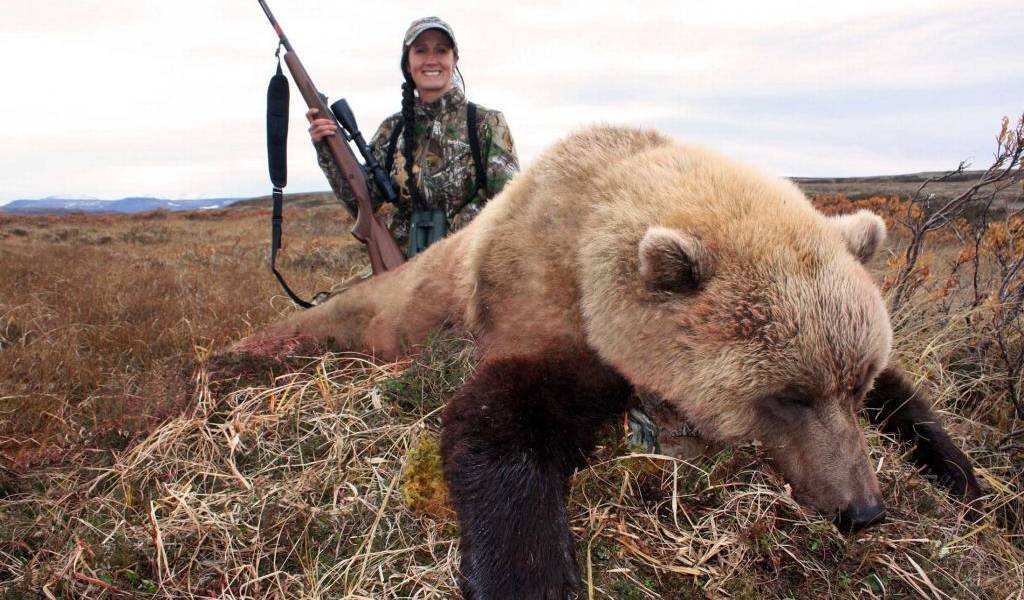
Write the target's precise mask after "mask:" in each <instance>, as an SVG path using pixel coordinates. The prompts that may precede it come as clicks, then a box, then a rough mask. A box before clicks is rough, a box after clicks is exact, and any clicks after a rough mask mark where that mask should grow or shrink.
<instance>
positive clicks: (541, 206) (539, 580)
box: [236, 127, 980, 600]
mask: <svg viewBox="0 0 1024 600" xmlns="http://www.w3.org/2000/svg"><path fill="white" fill-rule="evenodd" d="M884 236H885V229H884V224H883V223H882V221H881V219H879V218H878V217H877V216H874V215H872V214H870V213H867V212H860V213H856V214H853V215H847V216H844V217H839V218H826V217H825V216H823V215H822V214H820V213H818V212H817V211H816V210H815V209H814V208H813V207H812V206H811V204H810V203H809V201H808V200H807V198H806V197H805V196H804V195H803V194H802V193H801V192H800V190H799V189H798V188H796V187H795V186H794V185H793V184H791V183H790V182H788V181H785V180H781V179H777V178H773V177H769V176H767V175H764V174H762V173H760V172H758V171H756V170H754V169H752V168H749V167H746V166H743V165H741V164H738V163H735V162H732V161H730V160H727V159H725V158H723V157H721V156H719V155H717V154H714V153H712V152H709V151H707V150H704V149H701V148H697V147H692V146H685V145H680V144H677V143H674V142H673V141H671V140H669V139H668V138H666V137H664V136H662V135H660V134H658V133H656V132H652V131H640V130H634V129H622V128H613V127H596V128H592V129H589V130H586V131H583V132H580V133H578V134H575V135H573V136H571V137H569V138H567V139H565V140H564V141H562V142H561V143H559V144H557V145H556V146H554V147H553V148H551V149H550V150H549V151H548V152H547V153H546V154H544V155H543V156H542V157H541V158H539V159H538V160H537V161H536V163H535V164H534V165H533V166H532V167H531V168H530V169H528V170H527V171H525V172H523V173H522V174H520V175H519V176H518V177H517V178H516V179H515V180H514V181H513V182H512V183H511V184H510V185H509V186H508V187H506V188H505V191H503V192H502V194H501V195H500V196H498V197H497V198H495V199H494V200H493V201H492V202H491V203H490V204H489V205H488V206H487V207H486V209H485V210H484V211H483V212H482V213H481V214H480V216H479V217H478V218H477V219H476V220H475V221H474V222H472V223H471V224H470V225H469V226H468V227H466V228H465V229H463V230H461V231H459V232H458V233H457V234H455V235H453V236H451V237H449V238H447V239H445V240H443V241H442V242H440V243H438V244H437V245H435V246H433V247H431V248H430V249H428V250H427V251H426V252H425V253H423V254H421V255H419V256H417V257H416V258H415V259H414V260H412V261H410V262H409V263H407V264H406V265H403V266H402V267H401V268H399V269H397V270H396V271H393V272H389V273H386V274H384V275H382V276H379V277H375V278H373V279H371V280H368V281H366V282H364V283H361V284H359V285H357V286H355V287H353V288H351V289H349V290H348V291H346V292H344V293H343V294H341V295H339V296H337V297H335V298H333V299H332V300H331V301H329V302H328V303H326V304H324V305H322V306H318V307H316V308H313V309H311V310H308V311H304V312H300V313H296V314H295V315H293V316H291V317H290V318H288V319H286V320H284V321H282V322H280V323H277V324H275V325H273V326H271V327H269V328H267V329H266V330H264V331H262V332H260V333H258V334H256V335H254V336H252V337H250V338H248V339H246V340H243V341H242V342H240V343H239V345H237V346H236V350H238V351H246V352H262V351H266V350H267V349H268V348H276V349H278V350H282V349H287V347H288V345H289V344H290V343H291V342H292V341H294V340H302V339H310V338H312V339H315V340H319V341H327V342H329V343H330V344H331V345H333V346H334V347H335V348H337V349H343V350H355V351H360V352H365V353H367V354H370V355H373V356H375V357H377V358H380V359H385V360H387V359H393V358H396V357H398V356H401V355H402V354H403V352H404V351H405V349H406V348H410V347H412V346H413V345H415V344H416V343H418V342H421V341H422V340H424V339H425V337H426V336H427V335H428V334H429V333H430V332H432V331H434V330H436V329H437V328H440V327H458V328H462V329H464V330H465V331H466V332H468V333H469V334H471V335H472V336H473V337H474V338H475V340H476V342H477V347H478V352H479V358H480V362H479V366H478V368H477V371H476V374H475V375H474V377H473V378H472V379H471V380H470V381H469V382H467V384H466V385H465V386H464V387H463V388H462V389H461V390H460V391H459V393H458V394H457V395H456V397H455V398H454V399H453V400H452V401H451V402H450V403H449V405H448V406H447V407H446V410H445V414H444V425H443V427H444V430H443V433H442V452H443V455H444V461H445V475H446V478H447V480H448V483H449V486H450V491H451V494H452V497H453V499H454V503H455V507H456V510H457V513H458V517H459V523H460V528H461V540H460V544H461V546H460V548H461V556H462V564H461V572H462V577H463V581H462V587H463V593H464V595H465V597H466V598H472V599H478V600H484V599H486V600H492V599H504V598H509V599H512V598H515V599H524V598H526V599H532V598H543V599H548V598H566V597H571V594H572V593H573V590H575V589H576V587H577V585H578V582H579V578H578V574H577V567H576V562H575V557H574V551H573V547H574V546H573V540H572V538H571V535H570V530H569V524H568V518H567V515H566V507H565V491H566V490H565V488H566V482H567V479H568V477H569V476H570V475H571V474H572V473H573V471H574V469H576V468H578V467H580V466H581V465H583V464H584V463H585V461H586V458H587V455H588V453H589V452H590V450H591V449H592V446H593V444H594V440H593V436H594V433H595V431H596V430H597V429H598V428H599V427H600V426H601V424H602V423H604V422H606V421H607V420H608V419H610V418H612V417H614V416H616V415H620V414H621V412H622V411H623V410H624V408H625V407H626V403H627V402H628V399H629V398H630V396H631V394H632V393H633V391H634V390H642V391H643V392H645V393H648V394H655V395H657V396H659V397H660V398H662V399H663V400H664V401H665V402H666V403H667V404H668V405H669V406H671V408H672V409H673V410H675V411H676V412H677V413H678V414H680V415H682V416H683V417H685V419H686V420H687V421H689V423H690V424H691V425H692V426H693V427H695V428H696V430H697V431H699V433H700V435H701V436H702V437H705V438H707V439H709V440H712V441H714V442H717V443H725V444H728V443H735V442H747V441H751V440H759V441H760V442H761V443H762V444H763V445H764V447H765V448H766V449H767V451H768V453H769V454H770V455H771V456H772V458H773V462H774V464H775V465H776V466H777V468H778V469H779V470H780V471H781V472H782V474H783V476H784V477H785V478H786V479H787V481H789V483H790V484H791V486H792V488H793V493H794V496H795V497H796V498H797V499H798V500H799V501H800V502H801V503H803V504H805V505H806V506H808V507H811V508H813V509H816V510H818V511H820V512H821V513H823V514H825V515H827V516H832V517H834V519H835V522H836V524H837V525H838V526H839V527H840V528H841V529H843V530H844V531H855V530H858V529H860V528H862V527H864V526H866V525H868V524H870V523H872V522H875V521H877V520H879V519H881V518H882V516H883V514H884V508H883V502H882V498H881V494H880V491H879V486H878V482H877V480H876V478H875V474H874V471H873V469H872V466H871V464H870V463H869V462H868V458H867V449H866V443H865V438H864V435H863V431H862V429H861V425H860V422H859V415H861V414H862V413H863V414H865V415H866V416H867V418H868V419H869V421H870V422H872V423H874V424H876V425H878V426H880V427H881V428H882V429H883V431H886V432H890V433H892V434H894V435H895V436H896V437H897V438H898V439H900V440H902V441H903V442H905V443H908V444H910V445H911V446H912V447H913V457H914V460H915V461H916V462H917V463H918V465H919V466H921V467H922V468H923V469H924V470H925V471H926V472H927V473H929V474H931V475H934V476H935V477H936V478H937V479H938V481H939V482H940V483H941V484H942V485H944V486H945V487H947V488H948V489H950V490H951V492H952V493H953V494H955V495H956V496H958V497H961V498H964V499H966V500H973V499H975V498H977V496H978V495H979V493H980V492H979V488H978V484H977V482H976V480H975V478H974V475H973V471H972V468H971V466H970V463H969V461H968V460H967V458H966V457H965V456H964V455H963V453H962V452H960V450H958V449H957V448H956V447H955V445H954V444H953V443H952V442H951V440H950V439H949V437H948V436H947V435H946V433H945V432H944V430H943V429H942V427H941V425H940V424H939V421H938V419H937V417H936V415H935V414H934V413H933V411H932V410H931V408H930V406H929V404H928V402H927V401H926V400H925V399H924V398H923V397H922V396H921V395H920V394H916V393H915V390H914V389H913V387H912V386H911V385H909V384H908V383H907V381H906V379H905V378H904V377H903V376H902V375H901V374H900V373H899V372H898V371H897V370H895V369H894V368H892V367H889V366H888V358H889V354H890V349H891V348H890V346H891V343H892V332H891V328H890V325H889V321H888V316H887V312H886V309H885V306H884V304H883V300H882V297H881V294H880V292H879V290H878V288H877V286H876V285H875V284H874V282H873V281H872V280H871V278H870V276H869V275H868V273H867V271H866V270H865V269H864V268H863V266H862V264H861V263H862V262H863V261H865V260H867V259H868V258H870V257H871V256H872V255H873V254H874V252H875V251H876V250H877V249H878V248H879V247H880V246H881V245H882V243H883V241H884Z"/></svg>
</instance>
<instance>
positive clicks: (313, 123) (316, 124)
mask: <svg viewBox="0 0 1024 600" xmlns="http://www.w3.org/2000/svg"><path fill="white" fill-rule="evenodd" d="M319 112H320V111H319V110H318V109H316V108H311V109H309V110H307V111H306V119H308V120H309V122H310V126H309V137H310V138H311V139H312V140H313V143H314V144H315V143H317V142H319V141H321V140H322V139H324V138H325V137H327V136H329V135H334V134H335V133H337V131H338V126H337V124H336V123H335V121H334V119H318V118H316V115H317V113H319Z"/></svg>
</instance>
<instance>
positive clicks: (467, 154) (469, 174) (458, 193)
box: [316, 87, 519, 248]
mask: <svg viewBox="0 0 1024 600" xmlns="http://www.w3.org/2000/svg"><path fill="white" fill-rule="evenodd" d="M467 104H468V103H467V100H466V96H465V94H463V93H462V90H461V89H459V88H458V87H454V88H452V89H451V90H449V91H448V92H447V93H445V94H444V95H443V96H441V97H440V98H438V99H437V100H436V101H434V102H431V103H430V104H423V105H417V106H416V108H415V111H416V129H415V132H414V135H415V138H416V150H415V155H414V156H413V160H414V162H415V164H414V165H413V168H412V170H413V175H414V176H415V177H416V179H417V182H416V184H417V187H419V189H420V192H421V193H422V194H423V198H424V200H425V201H426V203H427V208H442V209H444V211H445V214H446V215H447V217H448V224H449V231H455V230H457V229H459V228H460V227H462V226H464V225H465V224H466V223H468V222H469V221H470V220H472V218H473V217H475V216H476V215H477V213H479V212H480V210H481V209H482V208H483V206H484V204H486V203H487V201H488V200H490V199H491V198H493V197H494V196H496V195H497V194H498V192H500V191H501V189H502V188H503V187H505V184H506V183H508V181H509V180H510V179H512V177H513V176H515V174H516V173H517V172H518V171H519V159H518V158H517V157H516V151H515V145H514V144H513V141H512V134H511V132H510V131H509V128H508V124H507V123H506V122H505V117H504V115H502V114H501V113H500V112H498V111H496V110H489V109H486V108H484V107H482V106H480V105H477V113H476V119H477V132H478V139H479V142H480V157H481V160H482V161H483V163H484V169H485V171H486V173H487V185H486V186H485V189H480V190H477V193H476V194H475V195H473V196H472V197H471V194H472V192H473V189H474V188H475V187H476V167H475V166H474V165H473V154H472V152H471V151H470V147H469V135H468V132H467V128H466V108H467ZM401 121H402V114H401V113H400V112H399V113H396V114H394V115H391V116H390V117H388V118H387V119H385V120H384V122H383V123H382V124H381V126H380V128H379V129H377V133H375V134H374V136H373V139H372V140H370V149H371V151H372V152H373V154H374V156H375V157H376V158H377V160H379V161H380V163H381V164H382V165H383V164H385V159H386V154H387V146H388V141H389V138H390V137H391V132H392V130H393V129H394V128H395V127H396V126H397V125H398V124H399V123H400V122H401ZM403 138H404V135H399V136H398V140H397V143H396V144H395V156H394V164H393V166H392V168H391V173H390V175H391V179H392V181H393V182H394V183H395V186H396V191H397V192H398V202H397V205H396V206H394V207H393V208H388V207H384V209H383V210H382V204H381V199H380V198H379V197H374V198H373V202H374V209H375V210H377V212H378V214H380V215H381V216H382V217H383V218H384V221H385V225H387V227H388V229H389V230H390V231H391V234H392V235H393V236H394V237H395V241H396V242H398V245H399V246H400V247H402V248H405V246H406V243H407V241H408V237H409V218H410V216H411V215H412V209H413V206H412V197H411V194H410V192H409V188H408V187H407V177H406V171H405V157H404V155H403V152H402V150H403V148H404V146H405V144H404V140H403ZM316 146H317V159H318V162H319V163H320V168H322V169H323V171H324V174H325V175H326V176H327V180H328V181H329V182H330V183H331V188H332V189H333V190H334V193H335V195H337V196H338V198H339V199H340V200H341V201H342V202H343V203H344V204H345V205H346V206H347V207H348V209H349V211H350V212H351V213H352V214H353V215H354V214H356V203H355V196H354V195H353V194H352V193H351V191H350V190H349V189H348V186H347V185H345V184H344V178H343V177H342V176H341V173H340V172H339V171H338V170H337V167H335V165H334V162H333V161H332V160H331V158H330V154H329V153H328V151H327V146H326V144H324V143H319V144H317V145H316ZM371 191H372V188H371ZM374 196H376V194H374Z"/></svg>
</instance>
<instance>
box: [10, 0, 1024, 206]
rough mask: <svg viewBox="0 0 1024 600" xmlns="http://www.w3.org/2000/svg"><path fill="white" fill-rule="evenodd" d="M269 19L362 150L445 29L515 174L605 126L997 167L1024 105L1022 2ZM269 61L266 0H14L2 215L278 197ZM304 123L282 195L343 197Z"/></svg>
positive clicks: (473, 6) (342, 12) (324, 7)
mask: <svg viewBox="0 0 1024 600" xmlns="http://www.w3.org/2000/svg"><path fill="white" fill-rule="evenodd" d="M268 3H269V4H270V7H271V9H272V10H273V11H274V14H275V16H276V17H277V19H278V21H279V22H280V24H281V26H282V28H283V29H284V31H285V33H286V34H287V35H288V38H289V40H290V41H291V43H292V45H293V47H294V49H295V51H296V53H297V54H298V56H299V57H300V58H301V59H302V62H303V63H304V64H305V66H306V68H307V70H308V71H309V73H310V75H311V76H312V78H313V80H314V82H315V83H316V84H317V86H318V87H319V88H320V90H321V91H322V92H324V93H326V94H327V95H328V96H330V97H331V99H332V101H333V100H334V99H336V98H339V97H344V98H347V99H348V101H349V104H350V105H351V106H352V107H353V110H354V111H355V113H356V116H357V118H358V120H359V124H360V127H361V129H362V130H363V132H364V134H365V135H366V137H367V138H369V137H370V136H371V135H372V133H373V132H374V131H375V129H376V127H377V125H378V124H379V123H380V122H381V121H382V120H383V119H384V118H385V117H386V116H388V115H390V114H392V113H394V112H396V111H398V110H399V107H400V106H399V105H400V101H401V90H400V85H401V81H402V79H401V73H400V71H399V67H398V63H399V58H400V51H401V40H402V36H403V33H404V31H405V29H406V27H407V26H408V25H409V23H410V22H411V21H412V20H413V19H415V18H418V17H421V16H425V15H427V14H436V15H438V16H440V17H441V18H443V19H445V20H446V21H448V22H449V23H450V24H451V25H452V27H453V29H454V31H455V35H456V38H457V41H458V44H459V49H460V61H459V66H460V68H461V71H462V73H463V75H464V76H465V80H466V86H467V95H468V96H469V98H470V99H471V100H473V101H474V102H477V103H478V104H480V105H482V106H485V107H488V108H493V109H497V110H501V111H502V112H503V113H504V114H505V116H506V119H507V120H508V123H509V126H510V128H511V130H512V134H513V137H514V139H515V142H516V147H517V150H518V152H519V157H520V162H521V164H522V165H523V166H524V167H526V166H529V164H530V163H531V162H532V161H533V160H535V159H536V157H537V156H538V155H539V154H540V153H541V152H542V151H543V149H544V148H545V147H546V146H548V145H550V144H551V143H553V142H555V141H556V140H558V139H559V138H561V137H564V136H565V135H566V134H568V133H570V132H572V131H574V130H577V129H579V128H581V127H585V126H586V125H588V124H591V123H597V122H601V123H614V124H624V125H631V126H637V127H652V128H656V129H659V130H661V131H663V132H665V133H667V134H669V135H670V136H672V137H674V138H676V139H678V140H680V141H684V142H691V143H699V144H703V145H706V146H709V147H712V148H716V149H718V150H720V151H722V152H724V153H726V154H728V155H731V156H733V157H736V158H739V159H741V160H744V161H747V162H750V163H753V164H756V165H759V166H760V167H762V168H763V169H765V170H767V171H769V172H771V173H774V174H777V175H783V176H854V175H882V174H894V173H907V172H917V171H930V170H943V169H951V168H954V167H955V166H956V165H957V164H958V163H959V162H960V161H961V160H968V161H971V162H972V163H973V164H974V165H975V166H977V167H982V166H985V164H986V160H988V159H989V158H990V157H991V155H992V152H993V150H994V137H995V134H996V133H997V131H998V128H999V121H1000V119H1001V118H1002V116H1004V115H1008V116H1011V118H1014V119H1016V118H1017V117H1019V116H1020V115H1021V113H1022V112H1024V52H1021V43H1020V38H1021V36H1022V30H1024V27H1022V25H1021V24H1022V23H1024V2H1021V1H1020V0H1008V1H1007V0H972V1H971V2H963V0H956V1H944V0H934V1H923V0H901V1H900V2H893V1H892V0H859V1H858V2H855V3H853V2H848V3H826V2H820V0H814V1H803V0H775V1H772V2H764V1H763V0H761V1H756V2H748V1H745V0H733V1H732V2H726V3H714V4H715V6H711V5H712V3H711V2H689V1H685V2H684V1H677V2H668V1H665V2H662V1H653V0H646V1H644V2H636V1H634V2H623V1H621V0H620V1H618V2H598V1H591V2H531V1H516V2H503V3H485V2H479V1H473V2H435V3H430V4H428V3H424V2H411V1H408V2H376V3H370V2H338V1H333V0H268ZM275 47H276V36H275V34H274V32H273V30H272V29H271V27H270V25H269V23H268V22H267V20H266V17H265V16H264V14H263V11H262V10H261V9H260V8H259V5H258V3H257V2H255V1H253V0H176V1H173V2H172V1H167V0H131V1H124V0H74V1H73V0H60V1H54V0H34V1H33V2H23V1H15V0H2V2H0V54H2V55H3V56H4V57H5V60H4V68H3V71H4V81H5V85H4V86H3V87H4V92H3V93H2V94H0V137H2V143H0V203H5V202H8V201H11V200H14V199H19V198H40V197H45V196H89V197H97V198H105V199H114V198H121V197H124V196H138V195H149V196H159V197H165V198H204V197H251V196H259V195H265V194H267V193H269V189H270V182H269V178H268V175H267V167H266V138H265V136H266V132H265V129H264V128H265V111H266V105H265V102H266V86H267V81H268V79H269V77H270V76H271V75H272V74H273V72H274V69H275V66H276V62H275V59H274V50H275ZM304 112H305V106H304V105H303V103H302V100H301V97H300V96H299V95H298V93H297V91H296V90H295V89H294V87H293V89H292V105H291V120H290V137H289V148H288V152H289V178H288V182H289V185H288V187H287V188H286V192H304V191H313V190H326V189H328V186H327V183H326V180H325V179H324V178H323V175H322V174H321V172H320V170H319V168H318V167H317V165H316V159H315V153H314V152H313V149H312V146H311V144H310V142H309V138H308V135H307V134H306V126H307V125H306V122H305V118H304V116H303V114H304Z"/></svg>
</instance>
